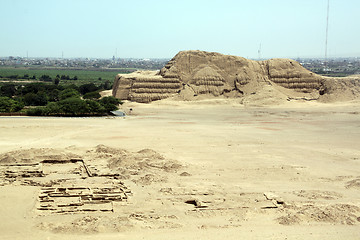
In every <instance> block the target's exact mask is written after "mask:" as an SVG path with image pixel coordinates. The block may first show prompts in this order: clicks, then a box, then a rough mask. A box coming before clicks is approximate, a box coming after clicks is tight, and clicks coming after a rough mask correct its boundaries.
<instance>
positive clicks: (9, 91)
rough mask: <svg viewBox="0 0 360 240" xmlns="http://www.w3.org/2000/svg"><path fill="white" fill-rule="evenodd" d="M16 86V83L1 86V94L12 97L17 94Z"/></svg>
mask: <svg viewBox="0 0 360 240" xmlns="http://www.w3.org/2000/svg"><path fill="white" fill-rule="evenodd" d="M15 92H16V86H15V85H14V84H6V85H3V86H1V87H0V95H1V96H6V97H12V96H14V95H15Z"/></svg>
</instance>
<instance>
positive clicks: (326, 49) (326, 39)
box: [325, 0, 330, 71]
mask: <svg viewBox="0 0 360 240" xmlns="http://www.w3.org/2000/svg"><path fill="white" fill-rule="evenodd" d="M329 10H330V0H328V4H327V14H326V37H325V71H326V70H327V54H328V53H327V51H328V33H329Z"/></svg>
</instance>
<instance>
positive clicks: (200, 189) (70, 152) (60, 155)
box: [0, 99, 360, 239]
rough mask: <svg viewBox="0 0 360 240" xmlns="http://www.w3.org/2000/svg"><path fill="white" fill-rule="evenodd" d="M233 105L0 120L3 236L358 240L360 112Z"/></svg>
mask: <svg viewBox="0 0 360 240" xmlns="http://www.w3.org/2000/svg"><path fill="white" fill-rule="evenodd" d="M239 101H240V100H239V99H207V100H197V101H191V102H190V101H189V102H185V101H174V100H171V99H166V100H161V101H156V102H153V103H151V104H140V103H131V102H127V103H125V104H124V105H123V106H122V109H123V110H124V111H125V112H127V113H128V115H127V116H126V117H124V118H117V117H97V118H56V117H1V118H0V128H1V135H0V164H1V166H0V171H1V172H0V174H1V179H0V185H1V186H0V206H1V208H0V218H1V219H0V222H1V224H0V233H1V239H225V238H227V239H240V238H244V239H360V201H359V200H360V125H359V124H360V105H359V102H357V101H352V102H342V103H331V104H330V103H326V104H325V103H319V102H312V101H295V100H292V101H287V102H285V103H283V104H280V105H272V106H267V107H256V106H246V105H244V104H240V103H239ZM130 109H132V110H130Z"/></svg>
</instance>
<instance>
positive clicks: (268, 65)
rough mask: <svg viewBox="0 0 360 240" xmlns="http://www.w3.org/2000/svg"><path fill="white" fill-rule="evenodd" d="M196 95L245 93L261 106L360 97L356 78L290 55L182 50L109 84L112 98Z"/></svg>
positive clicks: (359, 80) (139, 99) (144, 99)
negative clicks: (156, 66)
mask: <svg viewBox="0 0 360 240" xmlns="http://www.w3.org/2000/svg"><path fill="white" fill-rule="evenodd" d="M254 94H258V96H256V97H254V96H252V95H254ZM199 95H208V96H215V97H217V96H224V97H243V98H244V101H243V102H244V103H248V102H250V103H251V102H260V103H263V104H266V103H274V101H273V100H272V101H266V100H265V101H264V100H263V99H278V100H281V101H284V100H285V101H286V100H289V99H311V100H315V99H320V100H322V101H334V100H352V99H355V98H358V97H359V96H360V78H359V77H352V78H342V79H338V78H336V79H335V78H325V77H323V76H320V75H317V74H315V73H313V72H310V71H309V70H307V69H305V68H304V67H302V66H301V65H300V64H299V63H298V62H296V61H294V60H291V59H270V60H265V61H253V60H249V59H245V58H242V57H237V56H230V55H223V54H220V53H214V52H204V51H182V52H179V53H178V54H177V55H176V56H175V57H174V58H173V59H171V60H170V61H169V62H168V63H167V64H166V66H165V67H164V68H162V69H161V70H160V71H137V72H135V73H132V74H118V75H117V76H116V78H115V82H114V87H113V96H114V97H117V98H120V99H123V100H131V101H136V102H144V103H147V102H151V101H155V100H161V99H164V98H169V97H172V96H180V99H184V100H191V99H193V98H194V97H196V96H199ZM275 102H276V101H275Z"/></svg>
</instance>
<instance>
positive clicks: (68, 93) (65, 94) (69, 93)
mask: <svg viewBox="0 0 360 240" xmlns="http://www.w3.org/2000/svg"><path fill="white" fill-rule="evenodd" d="M67 98H80V93H79V92H78V91H76V90H75V89H73V88H67V89H65V90H63V91H61V92H60V93H59V99H60V100H64V99H67Z"/></svg>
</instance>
